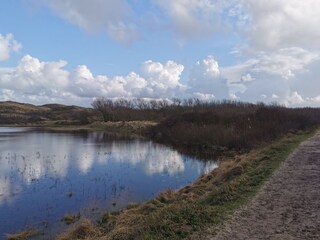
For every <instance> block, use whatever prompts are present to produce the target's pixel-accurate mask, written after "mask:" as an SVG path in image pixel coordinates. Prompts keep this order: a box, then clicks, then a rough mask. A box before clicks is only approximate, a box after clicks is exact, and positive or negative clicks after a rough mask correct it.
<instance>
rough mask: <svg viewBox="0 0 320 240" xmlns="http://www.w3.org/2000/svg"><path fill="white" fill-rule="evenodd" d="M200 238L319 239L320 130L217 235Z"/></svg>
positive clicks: (286, 161)
mask: <svg viewBox="0 0 320 240" xmlns="http://www.w3.org/2000/svg"><path fill="white" fill-rule="evenodd" d="M215 230H216V229H211V232H216V231H215ZM201 239H212V240H213V239H226V240H233V239H279V240H280V239H281V240H284V239H299V240H300V239H317V240H318V239H320V133H318V134H316V136H314V137H312V138H311V139H309V140H307V141H306V142H304V143H303V144H301V145H300V147H299V148H298V149H297V150H296V151H295V152H294V153H293V154H291V155H290V157H289V158H288V159H287V160H285V162H284V163H283V164H282V165H281V167H280V168H279V169H278V170H277V171H276V172H275V173H274V174H273V176H272V177H271V178H270V180H269V181H268V182H266V184H265V185H264V186H263V187H262V189H261V190H260V191H259V193H258V194H257V195H256V196H255V197H254V199H253V200H252V201H251V202H250V203H249V204H248V205H247V206H245V207H243V208H242V209H240V210H239V211H237V212H236V213H235V214H234V216H233V217H232V218H231V219H230V220H229V221H227V222H226V223H225V224H224V225H223V226H222V227H221V226H220V229H219V230H218V233H217V234H216V235H213V234H212V235H211V236H210V234H209V235H207V236H205V237H204V236H202V237H201Z"/></svg>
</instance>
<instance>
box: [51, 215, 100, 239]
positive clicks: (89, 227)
mask: <svg viewBox="0 0 320 240" xmlns="http://www.w3.org/2000/svg"><path fill="white" fill-rule="evenodd" d="M100 234H101V232H100V230H99V229H98V228H97V227H96V226H95V225H93V224H92V223H91V222H90V220H88V219H84V220H82V221H81V222H80V223H79V224H77V225H76V226H74V227H72V228H71V229H69V231H68V232H65V233H63V234H61V235H59V236H58V237H57V239H58V240H73V239H75V240H76V239H88V238H89V237H90V239H94V238H96V237H98V236H100Z"/></svg>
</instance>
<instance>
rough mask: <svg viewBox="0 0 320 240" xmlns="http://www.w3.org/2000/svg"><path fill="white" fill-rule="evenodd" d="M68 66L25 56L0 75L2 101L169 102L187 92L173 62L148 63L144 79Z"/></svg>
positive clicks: (142, 68)
mask: <svg viewBox="0 0 320 240" xmlns="http://www.w3.org/2000/svg"><path fill="white" fill-rule="evenodd" d="M66 66H67V62H66V61H63V60H60V61H56V62H44V61H41V60H39V59H37V58H35V57H32V56H30V55H26V56H24V57H23V58H22V59H21V60H20V62H19V63H18V65H17V66H16V67H14V68H9V69H1V71H0V88H1V91H0V99H1V100H9V99H10V100H16V101H26V102H33V103H38V102H69V103H72V104H74V103H78V104H82V103H83V102H86V103H87V105H88V103H89V104H90V102H91V101H92V99H93V98H95V97H99V96H104V97H109V98H116V97H125V98H131V97H158V98H166V97H168V98H170V97H174V96H176V94H181V93H182V92H183V91H184V89H185V88H186V87H185V86H184V85H183V84H182V83H180V75H181V74H182V72H183V70H184V66H183V65H181V64H178V63H175V62H173V61H168V62H166V63H165V64H162V63H159V62H154V61H151V60H149V61H146V62H144V63H143V64H142V66H141V75H139V74H138V73H135V72H131V73H129V74H128V75H126V76H114V77H108V76H106V75H98V76H94V74H93V73H92V72H91V70H90V69H89V68H88V67H87V66H86V65H80V66H78V67H77V68H76V69H74V70H73V71H71V72H69V71H67V70H66V69H65V67H66Z"/></svg>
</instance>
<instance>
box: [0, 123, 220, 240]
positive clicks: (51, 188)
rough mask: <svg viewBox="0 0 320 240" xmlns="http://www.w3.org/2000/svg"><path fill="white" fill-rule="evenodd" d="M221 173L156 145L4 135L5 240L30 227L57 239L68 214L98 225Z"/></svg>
mask: <svg viewBox="0 0 320 240" xmlns="http://www.w3.org/2000/svg"><path fill="white" fill-rule="evenodd" d="M216 166H217V164H216V162H210V161H201V160H199V159H195V158H190V157H188V156H186V155H182V154H180V153H178V152H177V151H175V150H173V149H171V148H169V147H166V146H164V145H160V144H157V143H154V142H152V141H149V140H142V139H128V138H124V137H119V136H115V135H110V134H107V133H103V132H77V133H60V132H59V133H57V132H49V131H44V130H39V129H34V128H11V127H10V128H8V127H0V239H4V234H5V233H11V232H16V231H19V230H22V229H24V228H27V227H35V228H38V229H40V230H43V231H44V232H45V233H46V234H47V235H48V236H50V235H53V234H55V233H56V232H57V231H60V230H61V229H63V228H65V227H66V224H65V223H64V222H61V218H62V217H63V216H64V215H65V214H66V213H70V214H78V213H80V215H81V218H83V217H87V218H90V219H96V218H98V217H99V216H100V214H101V212H103V211H116V210H119V209H121V208H123V207H126V206H127V205H128V204H130V203H139V202H143V201H146V200H148V199H150V198H152V197H154V196H156V195H158V194H159V193H160V192H162V191H164V190H166V189H168V188H171V189H179V188H181V187H183V186H186V185H188V184H190V183H192V182H193V181H195V180H196V179H197V178H198V177H199V176H200V175H202V174H203V173H207V172H209V171H211V170H213V169H214V168H215V167H216ZM42 238H43V237H42Z"/></svg>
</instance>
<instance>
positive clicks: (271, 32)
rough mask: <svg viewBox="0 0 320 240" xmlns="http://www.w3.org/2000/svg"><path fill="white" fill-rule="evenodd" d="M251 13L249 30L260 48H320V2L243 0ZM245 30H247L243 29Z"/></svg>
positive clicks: (249, 33)
mask: <svg viewBox="0 0 320 240" xmlns="http://www.w3.org/2000/svg"><path fill="white" fill-rule="evenodd" d="M239 2H240V3H242V6H243V8H242V12H241V13H242V14H243V11H246V12H247V15H249V16H250V20H251V21H250V24H249V26H247V27H246V29H245V30H247V31H246V34H247V36H248V37H249V41H250V43H251V44H253V45H254V46H256V47H257V48H259V49H279V48H283V47H296V46H300V47H310V46H316V47H319V46H320V44H319V38H320V28H319V22H320V1H318V0H304V1H301V0H290V1H288V0H239ZM242 30H243V29H242Z"/></svg>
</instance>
